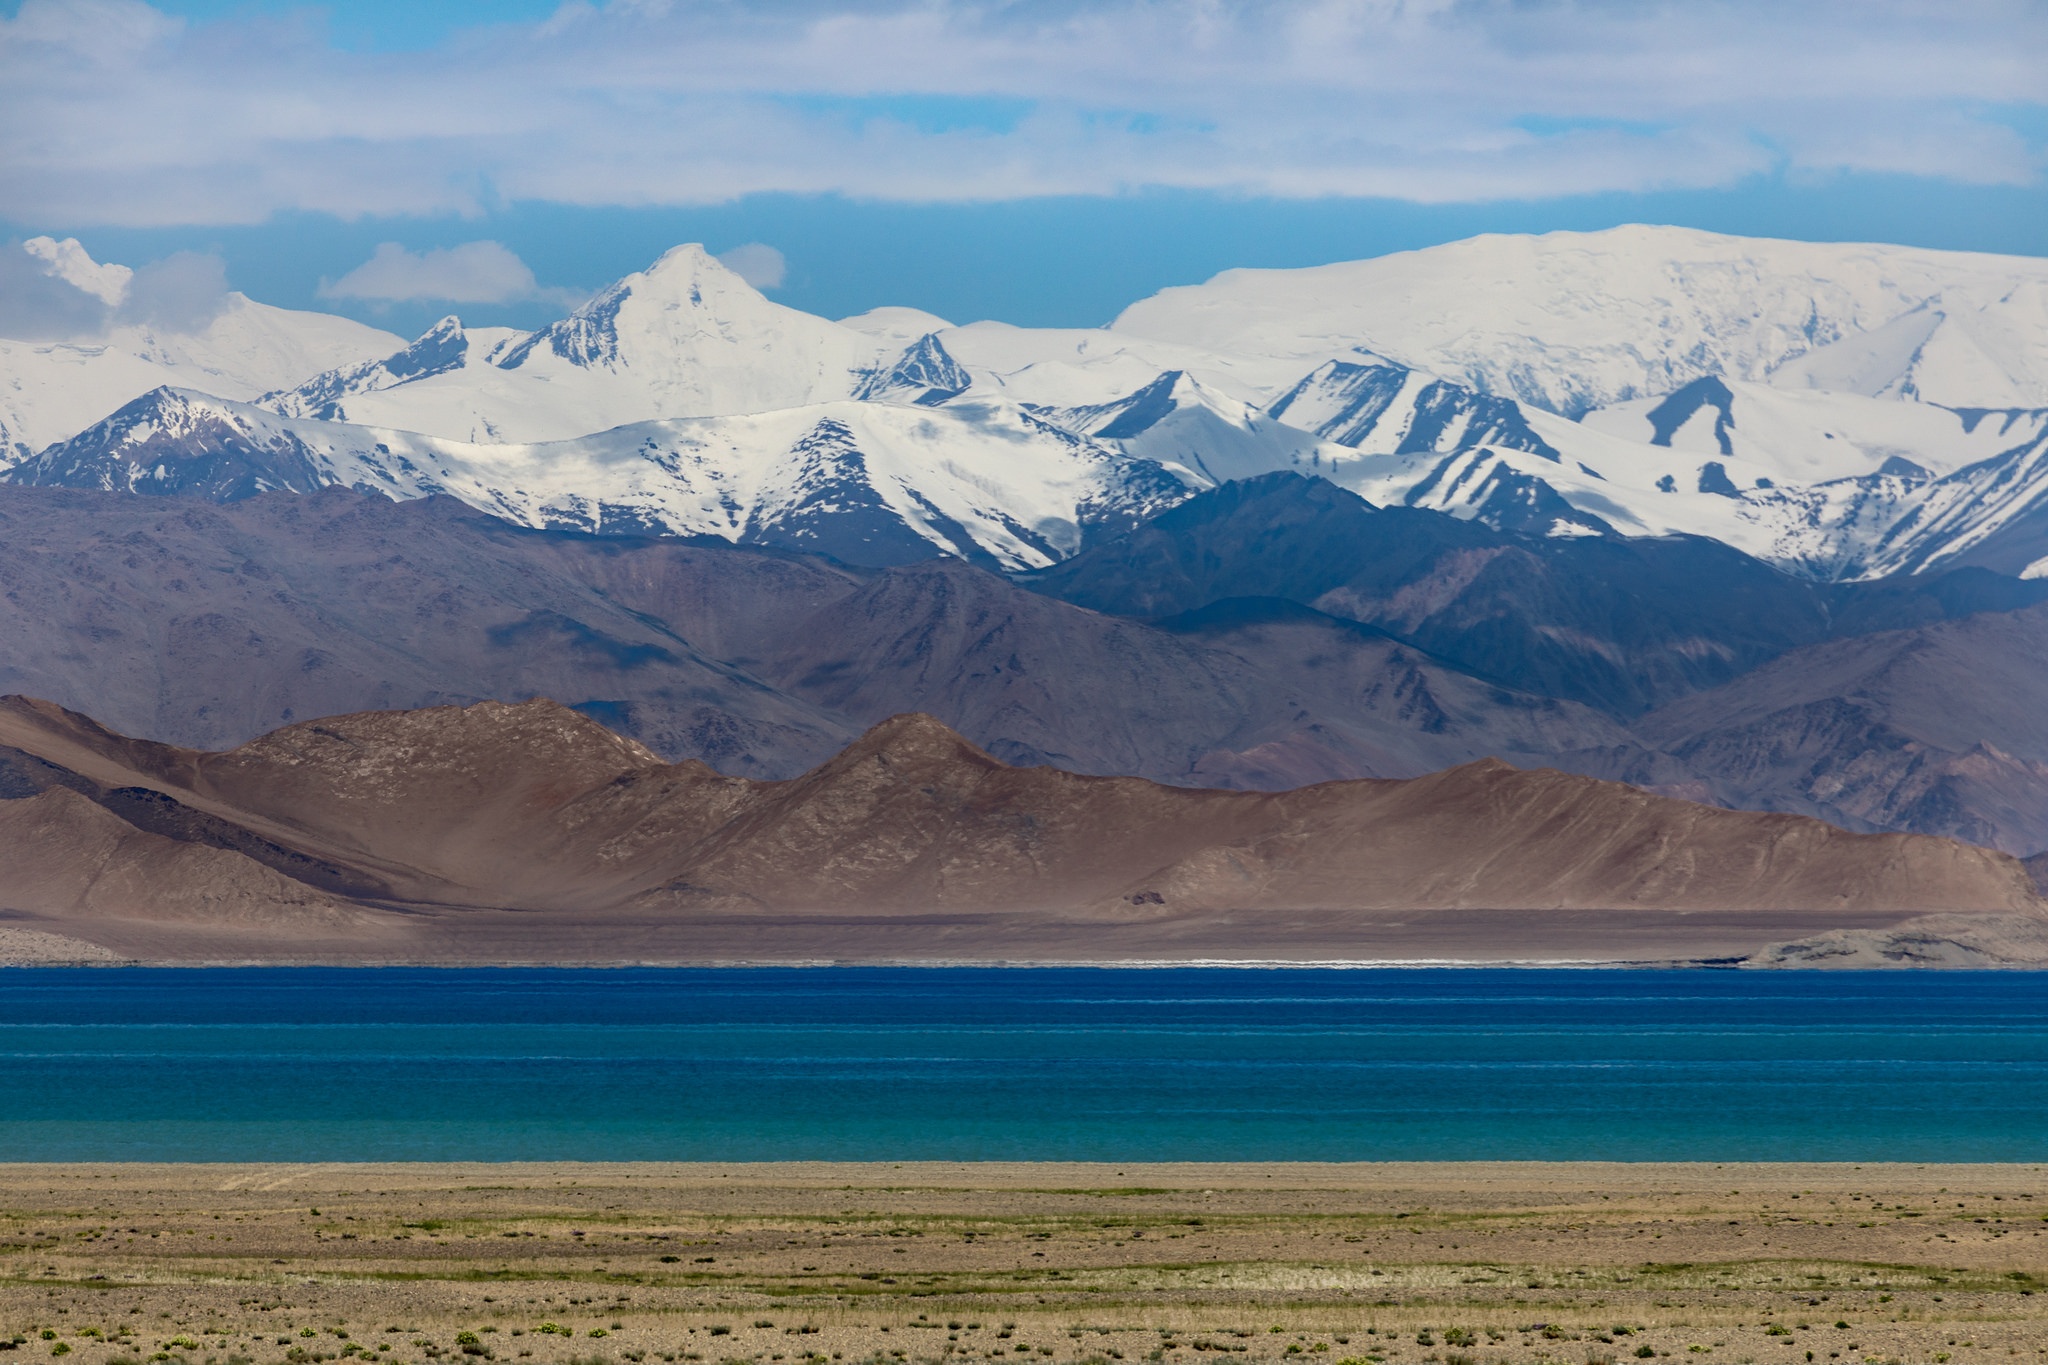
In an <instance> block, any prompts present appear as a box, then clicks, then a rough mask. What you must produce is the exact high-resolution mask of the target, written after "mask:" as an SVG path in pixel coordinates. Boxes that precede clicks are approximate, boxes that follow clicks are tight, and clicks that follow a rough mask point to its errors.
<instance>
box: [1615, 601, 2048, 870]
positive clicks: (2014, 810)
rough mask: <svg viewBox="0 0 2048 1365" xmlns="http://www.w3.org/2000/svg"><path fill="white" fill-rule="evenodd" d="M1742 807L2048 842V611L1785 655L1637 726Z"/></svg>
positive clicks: (1983, 838) (2015, 845) (2011, 842)
mask: <svg viewBox="0 0 2048 1365" xmlns="http://www.w3.org/2000/svg"><path fill="white" fill-rule="evenodd" d="M1636 730H1637V732H1638V733H1639V734H1640V735H1642V736H1643V738H1644V740H1645V742H1646V743H1650V744H1653V745H1657V746H1660V747H1663V748H1666V749H1668V750H1669V751H1670V752H1672V753H1673V754H1675V755H1677V756H1679V757H1680V758H1682V759H1683V760H1684V761H1685V762H1686V763H1687V764H1689V765H1690V766H1692V767H1693V768H1695V769H1696V770H1698V771H1699V772H1701V773H1702V774H1706V775H1709V776H1711V777H1713V778H1716V779H1719V780H1720V781H1722V782H1724V783H1726V784H1727V786H1728V788H1729V790H1730V791H1731V793H1733V794H1734V795H1736V796H1737V798H1738V799H1740V800H1741V801H1742V802H1743V803H1744V804H1747V805H1753V806H1762V807H1765V808H1769V807H1772V806H1780V807H1783V806H1788V805H1791V803H1792V802H1795V801H1803V802H1810V803H1811V804H1810V805H1805V806H1803V807H1794V808H1803V809H1808V810H1813V811H1816V812H1818V813H1820V814H1822V815H1824V816H1828V817H1831V818H1835V819H1849V820H1860V821H1867V822H1869V823H1870V824H1871V825H1874V826H1890V827H1894V828H1897V827H1901V826H1905V827H1910V828H1914V829H1919V830H1923V831H1926V832H1928V833H1939V834H1947V835H1950V836H1952V837H1955V838H1959V839H1968V840H1970V841H1971V842H1973V843H1981V844H1986V845H1989V846H1991V847H1993V848H2001V849H2004V850H2005V851H2007V852H2009V853H2015V854H2031V853H2037V852H2040V851H2041V850H2042V849H2044V848H2048V607H2030V608H2027V609H2024V610H2021V611H2011V612H1985V613H1982V614H1979V615H1975V616H1969V617H1965V618H1964V619H1962V620H1957V621H1944V622H1940V623H1937V624H1933V625H1928V626H1922V627H1919V628H1917V629H1913V630H1899V631H1886V632H1882V633H1879V634H1873V635H1865V636H1859V637H1857V638H1854V639H1849V640H1837V641H1831V642H1828V643H1826V644H1819V645H1814V646H1811V647H1809V648H1806V649H1801V650H1796V651H1794V652H1792V653H1790V654H1787V655H1785V656H1784V657H1782V658H1779V659H1776V660H1773V661H1772V662H1771V663H1768V664H1766V665H1764V666H1763V667H1762V668H1759V669H1756V670H1755V671H1754V672H1751V673H1749V674H1746V675H1745V676H1743V677H1741V678H1738V679H1736V680H1735V681H1733V682H1731V683H1729V684H1727V685H1726V686H1723V687H1719V688H1716V689H1714V690H1712V691H1710V692H1703V693H1700V694H1698V695H1697V696H1692V697H1687V698H1684V699H1683V700H1680V701H1677V702H1674V703H1672V704H1671V705H1669V706H1666V707H1664V708H1663V709H1662V710H1660V711H1657V712H1654V713H1652V714H1650V715H1648V716H1645V717H1643V718H1642V719H1641V720H1640V721H1639V722H1638V723H1637V725H1636Z"/></svg>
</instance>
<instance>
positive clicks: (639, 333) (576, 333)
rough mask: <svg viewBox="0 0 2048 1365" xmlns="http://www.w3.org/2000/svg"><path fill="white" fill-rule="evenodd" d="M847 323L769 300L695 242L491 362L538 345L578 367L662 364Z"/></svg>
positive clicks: (506, 363)
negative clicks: (709, 347) (705, 350)
mask: <svg viewBox="0 0 2048 1365" xmlns="http://www.w3.org/2000/svg"><path fill="white" fill-rule="evenodd" d="M849 330H850V329H847V328H843V327H840V326H839V325H838V324H837V323H832V322H827V321H825V319H823V318H819V317H814V316H812V315H811V314H809V313H800V312H798V311H797V310H795V309H794V308H784V307H783V306H782V305H781V304H778V303H773V302H770V301H769V300H768V299H767V298H765V297H763V296H762V294H761V293H760V292H759V291H758V290H756V289H755V288H754V287H753V286H752V285H749V284H748V283H747V282H746V281H745V280H743V279H741V278H740V277H739V276H738V275H736V274H734V273H733V272H732V271H731V270H730V269H728V268H727V267H726V266H725V265H724V264H723V263H721V262H720V261H719V260H718V258H717V257H715V256H713V255H711V254H710V253H709V252H707V251H705V249H704V248H703V247H702V246H700V245H697V244H696V243H694V242H693V243H689V244H686V245H683V246H678V247H671V248H670V249H669V250H668V251H666V252H664V253H663V254H662V256H661V259H660V260H658V261H656V262H655V263H654V264H653V265H651V266H649V267H648V268H647V269H645V270H643V271H639V272H637V273H635V274H632V275H628V276H626V277H625V278H624V279H622V280H620V281H618V282H617V283H616V284H614V285H612V286H611V287H610V288H608V289H606V290H604V291H602V292H601V293H599V294H598V295H597V296H596V297H595V298H593V299H591V300H590V301H588V302H587V303H585V304H583V305H582V306H581V307H579V308H577V309H576V310H575V311H574V312H572V313H571V314H569V316H568V317H566V318H563V319H562V320H561V321H560V322H557V323H555V324H553V325H552V326H549V327H543V328H542V329H540V330H539V331H537V332H534V333H533V334H531V335H530V336H528V337H527V338H525V339H524V340H523V341H520V342H519V343H517V344H515V345H513V346H510V347H507V348H506V350H505V352H504V354H502V355H500V356H499V357H498V358H497V361H496V363H497V365H498V367H499V368H500V369H505V370H516V369H519V368H520V367H521V366H522V365H525V364H527V363H528V361H529V360H531V359H532V358H533V357H534V356H535V355H536V354H537V353H540V352H543V351H544V352H546V353H548V354H551V355H553V356H554V357H556V358H557V359H560V360H562V361H565V362H567V363H568V364H570V365H573V366H576V367H578V368H581V369H595V368H599V367H604V368H620V367H631V366H635V365H639V366H643V367H644V366H650V365H651V366H656V367H665V366H668V365H670V364H671V363H672V362H673V361H674V360H675V359H676V358H678V357H681V356H686V355H691V354H694V353H696V352H698V351H700V350H701V349H702V348H704V347H706V346H707V345H716V344H718V343H724V344H726V345H730V346H739V347H747V346H752V345H757V344H759V343H760V342H762V341H764V340H766V339H769V338H773V337H778V336H784V335H792V334H793V335H794V336H795V337H798V338H802V339H806V340H812V341H815V340H816V339H817V338H820V337H824V336H833V337H835V338H843V337H844V336H845V335H846V334H847V333H848V332H849Z"/></svg>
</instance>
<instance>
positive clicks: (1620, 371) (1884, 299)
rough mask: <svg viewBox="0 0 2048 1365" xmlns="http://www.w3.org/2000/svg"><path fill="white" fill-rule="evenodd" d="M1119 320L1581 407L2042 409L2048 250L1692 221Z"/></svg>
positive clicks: (1487, 246) (1291, 282)
mask: <svg viewBox="0 0 2048 1365" xmlns="http://www.w3.org/2000/svg"><path fill="white" fill-rule="evenodd" d="M1887 327H1891V328H1892V329H1893V330H1892V331H1891V332H1889V333H1887V334H1886V335H1885V336H1884V337H1882V338H1879V339H1877V340H1875V341H1873V340H1872V334H1875V333H1879V332H1881V331H1884V329H1886V328H1887ZM1110 330H1112V331H1114V332H1118V333H1121V334H1123V335H1126V336H1131V337H1144V338H1150V339H1153V340H1158V341H1168V342H1173V343H1176V344H1178V345H1183V346H1195V347H1201V348H1204V349H1208V350H1213V351H1221V352H1225V353H1227V354H1233V355H1257V356H1292V357H1296V358H1298V359H1300V360H1303V361H1306V362H1312V361H1314V360H1316V359H1320V358H1322V357H1323V356H1326V355H1329V354H1332V353H1335V352H1340V351H1343V350H1346V349H1350V348H1354V347H1364V348H1366V349H1368V350H1371V351H1375V352H1378V353H1379V354H1380V355H1383V356H1387V357H1390V358H1392V359H1394V360H1396V361H1399V362H1401V363H1402V364H1405V365H1408V366H1410V367H1412V368H1415V369H1420V370H1427V371H1429V372H1431V373H1433V374H1437V375H1441V376H1443V377H1444V378H1447V379H1453V380H1456V381H1458V382H1459V383H1463V384H1468V385H1470V386H1472V387H1474V388H1478V389H1482V390H1484V391H1486V392H1488V393H1494V394H1500V395H1503V396H1506V397H1512V398H1516V399H1520V400H1521V401H1523V402H1526V403H1531V404H1534V405H1535V406H1537V407H1542V408H1548V409H1549V410H1550V411H1552V412H1557V413H1562V414H1564V415H1566V416H1570V417H1576V416H1578V415H1580V414H1581V413H1584V412H1586V411H1587V410H1589V409H1591V408H1597V407H1605V406H1607V405H1609V404H1612V403H1618V402H1621V401H1623V400H1625V399H1630V398H1642V397H1648V396H1654V395H1658V394H1665V393H1669V392H1671V391H1672V390H1674V389H1676V388H1678V387H1680V386H1681V385H1683V384H1685V383H1686V382H1688V381H1689V380H1693V379H1697V378H1699V377H1700V376H1702V375H1706V374H1719V375H1721V376H1723V377H1724V378H1728V379H1749V380H1763V379H1767V378H1769V377H1771V376H1772V375H1773V374H1774V373H1776V372H1778V371H1780V370H1783V371H1785V373H1784V378H1783V382H1785V383H1787V384H1788V385H1792V386H1796V387H1820V388H1827V389H1831V390H1841V391H1848V392H1854V393H1862V394H1869V395H1876V394H1886V395H1896V396H1901V397H1912V398H1918V399H1921V400H1923V401H1927V402H1937V403H1946V404H1952V405H1962V406H1974V407H2040V406H2048V260H2042V259H2039V258H2035V257H2026V256H1987V255H1974V254H1968V253H1963V252H1952V251H1923V250H1917V249H1914V248H1909V247H1897V246H1865V245H1838V244H1834V243H1822V242H1787V241H1771V240H1762V239H1757V238H1748V237H1725V236H1720V235H1718V234H1715V233H1709V232H1696V231H1693V230H1692V229H1689V228H1670V227H1643V226H1631V227H1619V228H1613V229H1610V230H1608V231H1606V232H1591V233H1580V232H1552V233H1547V234H1544V235H1542V236H1512V237H1511V236H1485V237H1474V238H1470V239H1469V240H1466V241H1462V242H1452V243H1450V244H1448V245H1446V246H1437V247H1429V248H1427V249H1425V250H1421V251H1405V252H1400V253H1398V254H1396V255H1391V256H1380V257H1376V258H1374V259H1372V260H1367V261H1347V262H1344V263H1342V264H1338V265H1326V266H1317V267H1314V268H1312V269H1306V270H1229V271H1225V272H1224V273H1223V274H1221V275H1218V276H1217V277H1216V278H1214V279H1212V280H1210V281H1209V282H1208V283H1207V284H1199V285H1192V286H1189V287H1186V288H1181V289H1166V290H1162V291H1161V292H1159V293H1158V294H1155V295H1153V296H1152V297H1151V298H1149V299H1145V300H1144V301H1142V302H1140V303H1136V304H1133V305H1131V307H1129V308H1127V309H1125V310H1124V312H1123V314H1122V315H1121V316H1120V317H1118V318H1117V320H1116V321H1115V322H1114V323H1112V324H1111V328H1110ZM1845 341H1848V342H1850V343H1851V344H1849V345H1847V346H1843V344H1842V343H1844V342H1845ZM1838 347H1839V348H1840V349H1837V348H1838ZM1822 348H1827V353H1826V354H1822V353H1821V352H1822ZM1794 362H1799V363H1798V364H1796V365H1795V364H1794ZM1303 368H1304V369H1306V368H1308V366H1307V365H1306V364H1305V365H1304V366H1303Z"/></svg>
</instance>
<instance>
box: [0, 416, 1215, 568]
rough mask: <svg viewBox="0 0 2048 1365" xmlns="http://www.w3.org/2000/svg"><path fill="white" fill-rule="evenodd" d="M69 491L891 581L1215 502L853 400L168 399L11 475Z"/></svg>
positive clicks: (1128, 468)
mask: <svg viewBox="0 0 2048 1365" xmlns="http://www.w3.org/2000/svg"><path fill="white" fill-rule="evenodd" d="M8 477H9V478H11V479H12V480H13V481H16V482H20V483H26V484H36V485H43V486H52V487H68V488H100V489H109V490H116V491H121V492H140V493H158V494H179V495H185V496H197V497H204V498H210V499H213V500H216V501H234V500H236V499H239V498H245V497H251V496H254V495H255V494H257V493H262V492H269V491H273V490H287V491H293V492H310V491H312V490H314V489H316V488H321V487H327V486H331V485H337V484H338V485H343V486H346V487H350V488H356V489H360V490H363V491H366V492H374V493H381V494H383V495H385V496H387V497H392V498H417V497H427V496H431V495H434V494H445V495H448V496H452V497H456V498H460V499H461V500H462V501H464V502H467V503H469V504H470V505H472V506H475V507H479V508H482V509H483V510H485V511H488V512H491V513H493V514H495V515H498V516H501V517H504V518H506V519H507V520H509V521H512V522H515V523H518V524H520V525H525V526H535V527H552V528H557V529H564V530H576V531H590V532H598V533H602V534H670V535H709V536H717V537H719V538H721V539H725V540H729V541H733V542H736V543H740V544H747V545H774V546H780V547H784V548H790V549H801V550H811V551H816V552H819V553H823V554H829V555H833V556H835V557H837V558H840V559H844V560H847V561H849V562H853V563H860V564H873V565H889V564H901V563H908V562H912V561H915V560H920V559H929V558H931V557H932V556H933V555H934V554H947V555H954V556H957V557H960V558H963V559H968V560H972V561H975V562H979V563H982V564H984V565H986V566H988V567H991V568H1001V569H1027V568H1039V567H1043V566H1045V565H1048V564H1051V563H1054V562H1056V561H1057V560H1059V559H1062V558H1065V557H1066V556H1068V555H1071V554H1073V553H1074V552H1075V551H1077V550H1078V549H1079V548H1080V547H1081V542H1082V539H1083V537H1084V536H1085V535H1086V534H1088V533H1089V532H1091V531H1096V530H1109V531H1121V530H1124V529H1127V528H1128V527H1129V526H1131V525H1133V524H1135V523H1136V522H1138V521H1141V520H1143V519H1145V518H1147V517H1150V516H1152V515H1155V514H1156V513H1158V512H1161V511H1164V510H1165V509H1166V508H1167V507H1170V506H1172V505H1173V504H1174V503H1176V502H1178V501H1180V500H1181V499H1182V498H1184V497H1186V496H1187V495H1188V493H1189V491H1190V490H1191V489H1192V488H1194V487H1198V486H1200V480H1198V479H1197V478H1196V477H1195V476H1194V475H1192V474H1190V473H1188V472H1187V471H1185V470H1178V469H1174V468H1170V467H1167V466H1164V465H1159V464H1156V463H1150V462H1146V461H1143V460H1139V459H1136V458H1134V457H1132V456H1130V455H1128V454H1126V453H1124V452H1122V451H1120V450H1117V449H1115V448H1114V447H1111V446H1107V445H1104V444H1101V443H1099V442H1095V441H1091V440H1088V439H1087V438H1085V437H1079V436H1075V435H1074V434H1072V433H1070V432H1066V431H1061V430H1059V429H1057V428H1054V427H1052V426H1049V425H1048V424H1046V423H1045V422H1043V421H1041V420H1040V419H1038V418H1036V417H1034V416H1032V415H1031V414H1029V413H1026V412H1024V411H1023V410H1022V409H1020V408H1019V407H1017V406H1016V405H1015V404H1012V403H1004V402H1002V401H1000V400H986V401H981V402H977V403H973V404H967V405H963V406H962V407H961V408H959V409H958V410H954V409H951V408H948V409H941V410H939V411H936V412H934V411H928V410H925V409H921V408H918V407H915V406H896V405H889V404H881V403H863V402H857V401H853V400H846V399H842V400H840V401H838V402H833V403H824V404H816V405H812V406H808V407H802V408H783V409H778V410H775V411H772V412H767V413H752V414H743V415H740V416H736V417H707V418H685V419H676V420H670V421H659V422H641V423H634V424H631V425H627V426H622V427H615V428H613V429H611V430H609V431H604V432H598V433H596V434H594V435H590V436H583V437H578V438H576V439H574V440H569V441H555V442H540V443H532V444H519V443H510V442H493V443H478V442H465V441H456V440H451V439H449V438H447V437H437V436H422V435H420V434H418V433H415V432H404V431H397V430H393V429H389V428H377V427H368V426H360V425H355V424H350V423H343V422H332V421H322V420H318V419H313V418H296V417H285V416H281V415H279V414H277V413H275V412H272V411H269V410H267V409H264V408H259V407H256V406H254V405H252V404H247V403H234V402H229V401H227V400H224V399H218V398H213V397H211V396H210V395H207V394H201V393H195V392H192V391H189V390H179V389H168V388H166V389H158V390H156V391H154V392H152V393H149V394H146V395H144V396H143V397H141V398H138V399H136V400H135V401H134V402H133V403H130V404H128V405H127V406H126V407H123V408H122V409H121V410H120V411H118V412H116V413H114V414H113V415H112V416H110V417H108V418H107V419H106V420H105V421H103V422H100V423H98V424H96V425H95V426H93V427H91V428H89V429H88V430H87V431H85V432H83V433H81V434H80V435H79V436H77V437H75V438H74V439H72V440H70V441H67V442H63V443H60V444H58V445H54V446H51V447H49V448H48V449H46V450H45V451H43V453H42V454H41V455H39V456H36V457H35V458H33V459H31V460H29V461H27V462H26V463H24V464H22V465H21V466H19V467H18V468H16V469H14V470H12V471H10V473H9V476H8Z"/></svg>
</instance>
